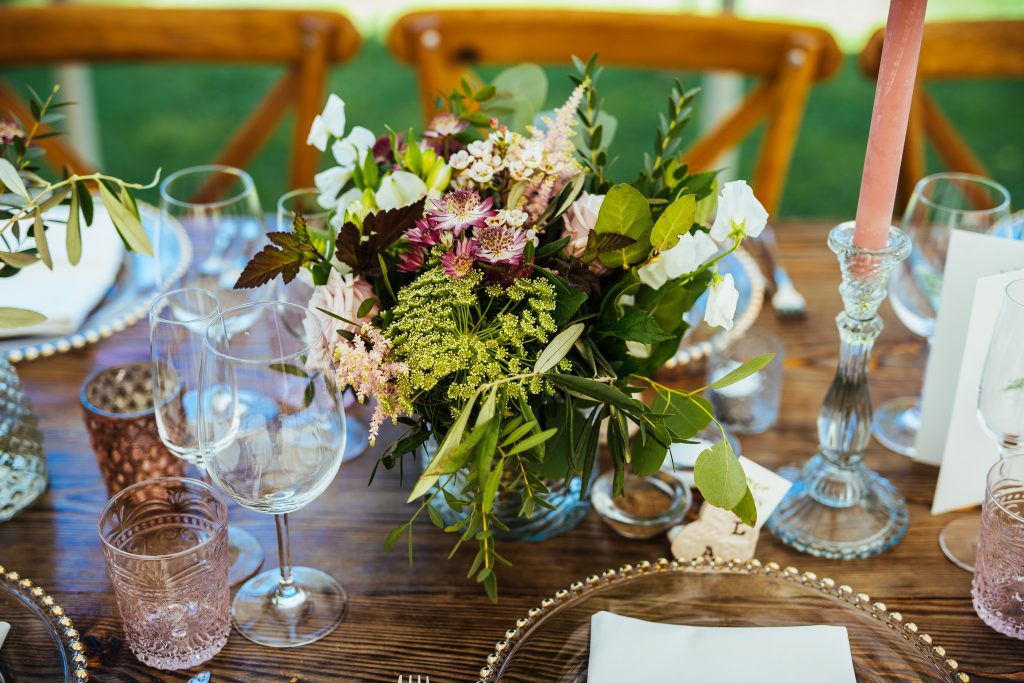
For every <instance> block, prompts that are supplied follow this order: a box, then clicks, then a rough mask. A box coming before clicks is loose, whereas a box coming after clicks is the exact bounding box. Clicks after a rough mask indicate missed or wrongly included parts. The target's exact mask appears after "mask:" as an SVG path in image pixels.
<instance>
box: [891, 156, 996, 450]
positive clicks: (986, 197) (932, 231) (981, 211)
mask: <svg viewBox="0 0 1024 683" xmlns="http://www.w3.org/2000/svg"><path fill="white" fill-rule="evenodd" d="M1009 215H1010V194H1009V192H1007V191H1006V188H1004V187H1003V186H1002V185H1000V184H999V183H996V182H994V181H992V180H989V179H988V178H982V177H981V176H976V175H970V174H967V173H936V174H935V175H930V176H927V177H926V178H922V179H921V180H920V181H919V182H918V183H917V185H916V186H915V187H914V192H913V194H912V195H911V197H910V202H909V203H908V204H907V210H906V212H905V213H904V214H903V222H902V227H903V230H904V231H905V232H906V233H907V234H908V235H909V236H910V241H911V244H912V245H913V248H912V250H911V252H910V256H909V257H908V258H907V259H905V260H904V261H903V262H902V263H901V264H900V265H899V266H897V267H896V268H895V269H894V270H893V273H892V277H891V278H890V279H889V300H890V301H891V302H892V307H893V310H895V311H896V315H897V316H898V317H899V319H900V321H901V322H902V323H903V324H904V325H906V326H907V328H908V329H909V330H910V331H911V332H913V333H914V334H917V335H920V336H922V337H925V338H926V339H927V340H928V343H929V346H930V345H931V340H932V336H933V335H934V334H935V319H936V315H937V314H938V309H939V299H940V297H941V294H942V272H943V269H944V268H945V265H946V251H947V250H948V248H949V239H950V235H951V234H952V232H953V230H966V231H968V232H982V233H990V232H992V231H993V230H994V229H995V228H996V227H997V226H998V225H999V224H1000V223H1001V222H1004V221H1005V220H1006V219H1007V218H1008V217H1009ZM920 400H921V399H920V396H911V397H902V398H896V399H892V400H891V401H886V402H885V403H883V404H882V405H881V406H879V407H878V409H877V410H876V411H875V415H874V420H873V422H872V425H871V427H872V430H873V431H874V434H875V438H876V439H878V441H879V442H880V443H881V444H882V445H883V446H885V447H886V448H888V449H889V450H892V451H895V452H897V453H902V454H903V455H914V442H915V441H916V440H917V431H918V428H919V427H920V424H921V404H920Z"/></svg>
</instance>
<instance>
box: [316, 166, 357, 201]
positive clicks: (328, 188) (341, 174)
mask: <svg viewBox="0 0 1024 683" xmlns="http://www.w3.org/2000/svg"><path fill="white" fill-rule="evenodd" d="M351 177H352V171H351V169H347V168H342V167H341V166H335V167H334V168H329V169H327V170H326V171H321V172H320V173H317V174H316V175H315V176H313V182H314V183H315V184H316V189H317V190H319V192H320V195H319V196H318V197H317V202H319V203H320V206H325V207H328V208H330V207H332V206H336V205H337V202H338V193H339V192H341V188H342V187H344V185H345V183H347V182H348V180H349V178H351Z"/></svg>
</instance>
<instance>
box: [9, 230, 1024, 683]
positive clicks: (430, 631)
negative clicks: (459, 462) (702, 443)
mask: <svg viewBox="0 0 1024 683" xmlns="http://www.w3.org/2000/svg"><path fill="white" fill-rule="evenodd" d="M829 227H831V226H830V225H827V224H825V223H822V222H791V223H787V224H784V225H780V226H779V228H778V230H777V234H778V240H779V242H780V246H781V249H782V253H783V255H784V259H785V262H786V265H787V266H788V267H789V270H790V273H791V275H792V277H793V280H794V281H795V283H796V285H797V287H798V288H799V289H800V290H801V291H802V292H803V293H804V294H805V295H806V296H807V299H808V315H807V317H806V318H805V319H803V320H798V321H785V322H781V321H779V320H778V319H777V318H776V317H775V315H774V313H773V312H772V311H771V309H770V307H769V306H766V307H765V310H764V312H763V313H762V314H761V318H760V320H759V322H758V324H759V325H760V326H761V327H764V328H767V329H770V330H773V331H774V332H775V333H776V334H778V335H779V336H781V338H782V339H783V341H784V342H785V345H786V359H785V374H784V380H783V390H782V391H783V404H782V414H781V417H780V420H779V423H778V424H777V425H776V426H775V427H774V428H773V429H771V430H770V431H769V432H768V433H766V434H763V435H759V436H748V437H743V438H742V439H741V442H742V451H743V453H744V454H745V455H747V456H748V457H750V458H752V459H754V460H756V461H757V462H760V463H762V464H764V465H766V466H769V467H773V468H776V467H779V466H781V465H785V464H790V463H800V462H802V461H803V460H804V459H806V458H807V457H808V455H809V454H810V453H811V452H812V451H813V450H814V448H815V446H816V444H817V439H816V436H815V424H814V420H815V417H816V414H817V411H818V408H819V406H820V403H821V399H822V396H823V395H824V393H825V390H826V388H827V386H828V384H829V382H830V381H831V379H832V375H833V372H834V369H835V363H836V356H837V351H838V343H837V333H836V330H835V325H834V319H835V315H836V313H837V312H838V311H839V309H840V300H839V295H838V293H837V291H836V286H837V285H838V280H839V276H838V270H837V267H836V262H835V258H834V256H833V255H832V253H831V252H830V251H829V250H828V249H827V247H826V245H825V238H826V234H827V230H828V228H829ZM882 314H883V317H884V319H885V322H886V329H885V331H884V332H883V333H882V335H881V338H880V339H879V341H878V344H877V346H876V349H875V354H874V361H873V365H874V367H873V369H872V375H871V389H872V393H873V396H874V400H875V402H876V404H877V403H879V402H881V401H882V400H885V399H887V398H890V397H893V396H897V395H905V394H910V393H913V392H916V391H917V390H918V389H919V386H920V379H921V365H922V360H921V357H920V353H919V352H920V347H921V344H922V340H921V339H919V338H916V337H914V336H913V335H912V334H911V333H910V332H909V331H907V330H906V329H905V328H904V327H903V326H902V325H900V323H899V322H898V320H897V319H896V318H895V316H894V315H893V313H892V310H891V309H890V308H889V307H888V305H886V306H885V307H884V308H883V309H882ZM147 357H148V345H147V342H146V326H145V325H144V324H138V325H135V326H134V327H132V328H131V329H128V330H126V331H125V332H123V333H120V334H117V335H115V336H114V337H112V338H110V339H107V340H104V341H103V342H101V343H99V344H98V345H96V346H91V347H88V348H86V349H82V350H78V351H74V352H72V353H69V354H64V355H59V356H56V357H52V358H46V359H41V360H36V361H33V362H29V363H24V364H21V365H19V366H18V372H19V374H20V375H21V378H22V381H23V383H24V384H25V386H26V387H27V390H28V392H29V396H30V398H31V400H32V403H33V406H34V408H35V411H36V413H37V414H38V416H39V418H40V422H41V426H42V430H43V434H44V438H45V447H46V450H47V452H48V453H49V466H50V488H49V490H48V491H47V492H46V494H45V495H44V496H43V497H42V498H41V499H40V500H39V501H37V502H36V504H35V505H33V506H32V507H31V508H30V509H28V510H26V511H24V512H22V513H21V514H20V515H19V516H17V517H16V518H14V519H13V520H11V521H9V522H6V523H3V524H0V564H3V565H5V566H6V567H8V568H9V569H16V570H17V571H19V572H20V573H21V574H22V575H24V576H26V577H29V578H31V579H32V580H34V581H35V582H36V583H38V584H39V585H41V586H43V587H45V588H46V590H47V591H48V592H50V593H51V594H52V595H54V596H55V597H56V598H57V599H58V601H59V603H60V604H61V605H63V606H64V608H65V609H66V610H67V613H68V614H69V615H70V616H71V617H72V618H73V619H74V621H75V624H76V625H77V627H78V628H79V630H80V631H81V632H82V634H83V639H84V642H85V643H86V645H87V646H88V652H89V657H90V672H91V673H92V676H93V680H97V681H118V682H120V681H180V682H183V681H186V680H187V679H188V678H189V677H190V676H192V675H195V673H197V672H199V671H203V670H208V671H210V672H212V679H211V680H212V683H229V682H238V683H242V682H245V683H248V682H252V681H273V682H281V683H289V682H290V683H312V682H314V681H325V682H326V681H332V682H334V681H373V682H380V683H384V682H389V683H394V681H396V680H397V679H398V676H399V675H400V674H402V675H407V674H410V673H411V674H414V675H416V674H419V675H422V676H424V679H425V677H426V675H429V676H430V680H431V681H432V683H446V682H454V681H475V680H476V678H477V672H478V671H479V670H480V668H481V667H482V666H483V665H484V663H485V658H486V656H487V655H488V654H489V653H490V652H492V651H493V647H494V643H495V641H498V640H501V639H502V637H503V634H504V632H505V630H506V629H508V628H510V627H511V626H512V625H514V623H515V621H516V619H517V618H518V617H520V616H523V615H524V614H525V613H526V611H527V610H528V609H529V608H530V607H533V606H536V605H537V604H539V602H540V601H541V599H542V598H544V597H547V596H549V595H551V594H553V593H554V592H555V591H556V590H558V589H560V588H563V587H566V586H568V585H569V584H570V583H572V582H573V581H576V580H578V579H581V578H583V577H586V576H588V575H591V574H594V573H598V572H600V571H602V570H604V569H607V568H611V567H618V566H621V565H622V564H624V563H627V562H633V563H635V562H637V561H639V560H643V559H651V560H653V559H655V558H657V557H661V556H667V555H668V554H669V545H668V541H667V540H666V539H664V538H657V539H654V540H650V541H630V540H626V539H624V538H620V537H619V536H617V535H615V534H614V533H613V532H612V531H611V530H610V529H608V528H607V527H606V526H605V525H604V524H603V523H602V522H601V520H600V519H599V518H598V517H597V515H596V513H594V512H593V511H591V512H590V514H589V515H588V516H587V518H586V520H584V522H583V523H582V524H581V525H580V526H579V527H578V528H576V529H575V530H573V531H571V532H569V533H567V534H565V535H563V536H560V537H557V538H555V539H552V540H550V541H547V542H544V543H521V544H506V546H505V548H504V550H503V552H504V554H505V556H506V557H507V558H508V559H509V560H511V561H512V563H513V564H514V567H513V568H512V569H507V570H505V571H504V573H503V575H502V577H501V585H500V590H501V599H500V602H499V604H497V605H492V604H491V603H490V602H489V601H488V600H487V598H486V596H485V595H484V593H483V591H482V590H481V589H480V587H479V586H478V585H477V584H475V583H473V582H469V581H467V580H466V578H465V574H466V569H467V567H468V563H469V561H470V559H472V553H466V554H465V555H460V556H459V557H457V558H456V559H454V560H451V561H448V560H446V559H445V558H446V557H447V555H448V552H449V550H450V547H451V541H452V539H451V538H450V537H449V536H448V535H445V534H443V533H441V532H440V531H439V530H437V529H435V528H434V527H433V526H431V525H430V524H429V522H428V521H427V520H426V519H424V520H423V521H422V522H418V523H417V524H416V525H415V542H416V546H415V547H416V554H415V564H414V565H413V566H412V567H410V566H409V565H408V563H407V561H406V558H405V555H404V552H403V551H402V549H401V548H399V549H396V550H395V551H393V552H390V553H387V552H385V551H384V550H383V547H382V546H383V540H384V538H385V536H386V535H387V532H388V531H389V530H390V529H391V528H393V527H394V526H396V525H398V524H400V523H402V522H404V521H406V520H407V519H408V516H409V515H410V514H411V512H412V510H411V508H410V507H409V506H407V505H406V504H405V499H406V496H407V494H408V489H409V486H410V482H408V481H407V482H406V483H405V485H402V484H400V482H399V478H398V474H397V472H383V473H382V474H378V476H377V480H376V481H375V482H374V484H373V486H372V487H367V480H368V476H369V473H370V470H371V468H372V467H373V465H374V463H375V461H376V455H377V450H375V451H373V452H369V453H367V454H365V455H363V456H362V457H361V458H359V459H357V460H355V461H353V462H350V463H346V464H345V465H343V466H342V468H341V471H340V473H339V475H338V477H337V480H336V481H335V482H334V484H333V485H332V486H331V488H330V489H328V491H327V492H326V493H325V494H324V495H322V496H321V497H320V498H319V499H318V500H316V501H314V502H313V503H312V504H311V505H310V506H309V507H307V508H305V509H303V510H300V511H299V512H297V513H295V514H293V515H291V536H292V548H293V550H292V557H293V560H294V561H295V563H296V564H305V565H308V566H312V567H317V568H320V569H323V570H325V571H328V572H330V573H331V574H333V575H334V576H336V577H338V578H339V579H340V580H341V581H342V582H343V584H344V585H345V587H346V588H347V590H348V592H349V596H350V598H351V606H350V611H349V614H348V616H347V618H346V619H345V621H344V622H343V623H342V625H341V626H340V627H339V628H338V630H337V631H335V632H334V633H333V634H331V635H330V636H328V637H327V638H325V639H324V640H322V641H320V642H317V643H314V644H312V645H307V646H305V647H300V648H296V649H290V650H272V649H267V648H263V647H260V646H258V645H255V644H253V643H250V642H249V641H247V640H245V639H244V638H242V637H241V636H239V635H238V634H237V633H232V635H231V637H230V639H229V641H228V643H227V646H226V647H225V648H224V650H223V651H222V652H221V653H220V654H218V655H217V656H216V657H215V658H213V659H212V660H211V661H209V662H207V663H206V664H204V665H202V666H201V667H197V668H196V669H194V670H190V671H189V672H161V671H157V670H154V669H150V668H147V667H145V666H143V665H142V664H140V663H139V662H138V661H137V660H136V659H135V657H134V656H133V655H132V654H131V652H130V650H129V649H128V647H127V645H126V643H125V640H124V634H123V632H122V628H121V622H120V618H119V616H118V614H117V608H116V605H115V603H114V596H113V594H112V592H111V587H110V582H109V580H108V578H107V573H106V569H105V566H104V561H103V555H102V553H101V551H100V541H99V537H98V536H97V531H96V519H97V515H98V513H99V511H100V508H101V507H102V505H103V503H104V502H105V500H106V491H105V489H104V486H103V482H102V479H101V477H100V474H99V471H98V469H97V467H96V464H95V461H94V458H93V455H92V453H91V452H90V449H89V443H88V440H87V436H86V432H85V427H84V425H83V423H82V416H81V409H80V407H79V398H78V393H79V387H80V386H81V383H82V380H83V379H84V378H85V376H86V375H87V374H88V372H89V371H90V370H92V369H93V368H95V367H101V366H109V365H114V364H118V363H122V362H125V361H129V360H143V359H146V358H147ZM666 379H667V380H668V381H673V382H680V383H681V382H685V381H686V378H685V377H684V376H683V373H682V372H680V371H676V372H673V373H671V374H667V375H666ZM392 433H393V432H392ZM378 450H379V446H378ZM867 459H868V462H869V465H870V466H871V467H872V468H874V469H876V470H877V471H879V472H881V473H883V474H884V475H885V476H886V477H888V478H890V480H891V481H892V482H893V483H894V484H895V486H896V487H897V488H898V489H899V490H900V491H901V492H902V493H903V495H904V496H905V497H906V498H907V500H908V502H909V504H910V530H909V532H908V533H907V535H906V537H905V538H904V539H903V540H902V541H901V542H900V543H899V545H897V546H896V547H895V548H894V549H893V550H891V551H889V552H887V553H885V554H883V555H881V556H879V557H875V558H871V559H867V560H854V561H831V560H823V559H819V558H815V557H810V556H807V555H801V554H799V553H797V552H794V551H792V550H790V549H788V548H786V547H785V546H783V545H782V544H781V543H779V542H778V541H776V540H775V539H774V538H773V537H772V536H771V535H770V534H769V533H767V532H765V533H764V534H762V535H761V539H760V542H759V545H758V550H757V556H758V557H759V558H761V559H762V560H764V561H770V560H774V561H777V562H779V563H780V564H782V565H784V566H785V565H793V566H795V567H797V568H799V569H800V570H804V571H813V572H816V573H817V574H818V575H819V576H830V577H832V578H834V579H836V580H837V581H838V582H842V583H847V584H850V585H851V586H853V588H854V589H855V590H857V591H863V592H866V593H868V594H869V595H870V596H871V597H872V598H873V599H877V600H881V601H884V602H885V603H886V604H887V605H888V606H889V607H890V609H895V610H899V611H900V612H902V613H903V614H904V615H905V618H907V619H909V620H912V621H914V622H916V623H917V624H918V625H919V627H920V628H921V630H922V631H925V632H927V633H929V634H931V635H932V637H933V638H934V640H935V642H936V643H937V644H940V645H942V646H944V647H945V649H946V650H947V652H948V656H951V657H953V658H955V659H956V660H958V661H959V662H960V665H961V668H962V669H963V670H964V671H966V672H968V673H969V674H970V675H971V679H972V680H973V681H1024V642H1020V641H1017V640H1012V639H1010V638H1007V637H1005V636H1002V635H999V634H997V633H996V632H994V631H992V630H991V629H989V628H988V627H987V626H985V625H984V624H983V623H982V622H981V620H979V619H978V617H977V616H975V614H974V611H973V609H972V607H971V600H970V584H971V575H970V574H967V573H965V572H963V571H962V570H960V569H958V568H957V567H956V566H954V565H953V564H952V563H950V562H949V561H947V560H946V559H945V557H944V556H943V555H942V553H941V552H940V550H939V545H938V534H939V530H940V529H941V528H942V527H943V526H944V525H945V524H946V523H947V522H948V521H949V520H950V519H951V518H952V517H953V515H943V516H939V517H932V516H931V514H930V513H929V507H930V503H931V499H932V493H933V489H934V487H935V479H936V473H937V470H936V469H935V468H933V467H930V466H927V465H922V464H917V463H915V462H913V461H911V460H910V459H908V458H905V457H903V456H899V455H895V454H893V453H890V452H888V451H886V450H884V449H883V448H881V447H880V446H877V445H872V447H871V448H870V450H869V452H868V455H867ZM424 517H425V516H424ZM231 518H232V521H233V523H235V524H238V525H240V526H243V527H245V528H246V529H248V530H250V531H252V532H253V533H254V534H255V535H256V536H257V538H258V539H259V540H260V541H261V542H262V543H263V546H264V548H265V549H266V551H267V558H268V559H267V562H266V564H265V567H273V566H276V554H275V552H274V551H275V547H276V546H275V537H274V524H273V521H272V519H271V518H270V517H269V516H263V515H259V514H256V513H253V512H250V511H247V510H243V509H240V508H238V507H237V506H233V507H232V510H231Z"/></svg>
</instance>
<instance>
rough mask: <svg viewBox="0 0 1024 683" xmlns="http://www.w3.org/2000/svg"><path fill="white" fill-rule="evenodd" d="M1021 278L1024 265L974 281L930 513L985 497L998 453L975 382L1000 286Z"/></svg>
mask: <svg viewBox="0 0 1024 683" xmlns="http://www.w3.org/2000/svg"><path fill="white" fill-rule="evenodd" d="M1021 278H1024V269H1022V270H1017V271H1010V272H1007V273H1000V274H998V275H989V276H987V277H983V278H981V279H979V280H978V283H977V286H976V287H975V291H974V298H973V303H972V306H971V309H970V317H969V318H968V317H966V316H965V317H964V321H966V323H967V324H966V326H965V330H964V332H965V334H966V338H965V340H964V349H963V358H962V360H961V362H960V363H959V372H958V373H954V372H953V371H950V379H951V380H952V379H954V378H955V380H956V385H955V388H954V389H953V391H952V392H951V396H950V400H951V401H952V404H953V406H952V410H951V415H950V418H949V432H948V434H947V436H946V443H945V447H944V448H943V450H942V468H941V469H940V470H939V482H938V484H937V485H936V487H935V498H934V499H933V500H932V514H933V515H938V514H942V513H943V512H949V511H951V510H956V509H958V508H962V507H968V506H972V505H979V504H980V503H981V502H982V500H983V499H984V497H985V476H986V474H987V473H988V470H989V468H990V467H991V466H992V464H993V463H994V462H995V461H996V460H997V459H998V458H999V448H998V447H997V446H996V442H995V440H994V439H993V438H992V437H991V436H990V435H989V434H987V433H986V432H985V430H984V429H983V428H982V426H981V421H980V419H979V417H978V386H979V384H980V382H981V373H982V369H983V368H984V366H985V356H986V354H987V352H988V345H989V342H990V341H991V339H992V332H993V331H994V329H995V326H996V320H997V319H998V317H999V310H1000V308H1001V307H1002V301H1003V291H1004V290H1005V289H1006V285H1007V284H1009V283H1010V282H1013V281H1014V280H1019V279H1021ZM962 322H963V321H962ZM1021 343H1022V344H1024V339H1022V340H1021Z"/></svg>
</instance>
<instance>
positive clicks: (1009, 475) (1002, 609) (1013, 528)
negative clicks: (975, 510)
mask: <svg viewBox="0 0 1024 683" xmlns="http://www.w3.org/2000/svg"><path fill="white" fill-rule="evenodd" d="M971 594H972V595H973V596H974V611H975V612H977V613H978V616H979V617H981V620H982V621H984V622H985V623H986V624H988V625H989V626H991V627H992V628H994V629H995V630H996V631H999V632H1000V633H1003V634H1006V635H1008V636H1010V637H1011V638H1017V639H1019V640H1024V598H1022V597H1021V596H1024V454H1022V455H1014V456H1010V457H1008V458H1004V459H1002V460H1000V461H999V462H997V463H996V464H995V465H993V466H992V469H991V470H989V472H988V482H987V485H986V488H985V503H984V504H983V505H982V508H981V538H980V540H979V543H978V559H977V564H976V565H975V570H974V583H973V586H972V590H971Z"/></svg>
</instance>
